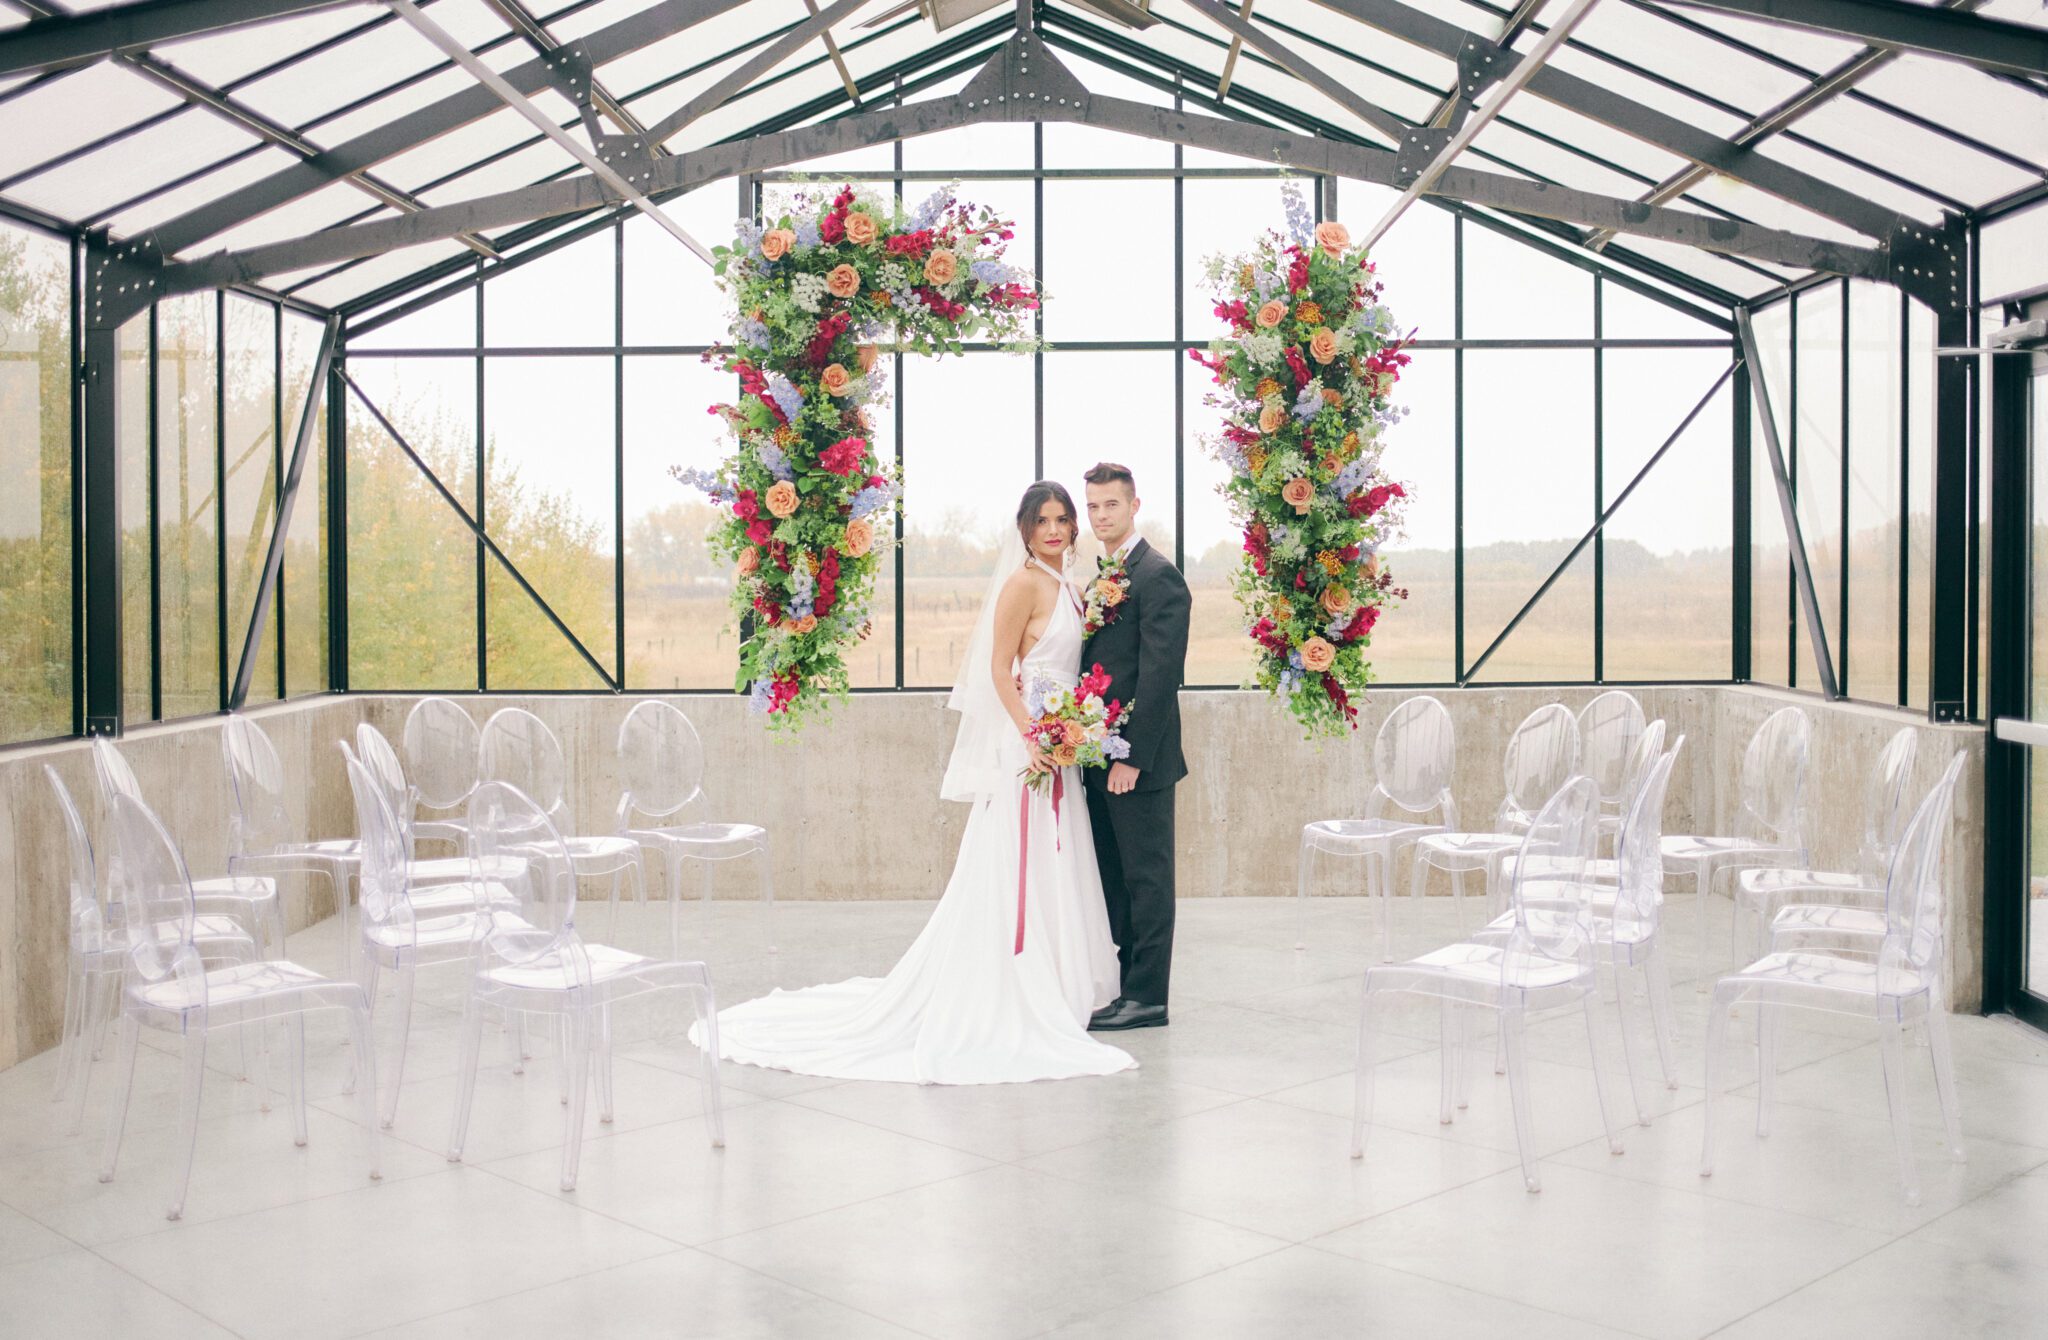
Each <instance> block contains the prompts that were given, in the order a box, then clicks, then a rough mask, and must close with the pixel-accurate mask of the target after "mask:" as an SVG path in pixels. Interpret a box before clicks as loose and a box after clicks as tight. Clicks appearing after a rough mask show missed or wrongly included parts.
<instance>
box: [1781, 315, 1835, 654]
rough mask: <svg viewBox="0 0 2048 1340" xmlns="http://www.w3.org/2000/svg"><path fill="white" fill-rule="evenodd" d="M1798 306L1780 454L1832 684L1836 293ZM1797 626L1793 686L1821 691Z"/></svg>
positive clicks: (1802, 614) (1801, 613) (1800, 613)
mask: <svg viewBox="0 0 2048 1340" xmlns="http://www.w3.org/2000/svg"><path fill="white" fill-rule="evenodd" d="M1795 301H1796V302H1797V303H1798V304H1799V312H1798V316H1799V319H1798V322H1797V324H1796V325H1795V327H1794V329H1795V331H1796V332H1797V334H1796V337H1795V339H1796V343H1795V347H1794V348H1793V350H1792V377H1793V385H1792V408H1791V410H1790V411H1789V412H1788V413H1787V414H1786V415H1785V418H1786V420H1787V421H1789V422H1790V423H1791V425H1792V431H1791V436H1790V441H1789V443H1788V445H1787V447H1786V450H1787V451H1788V452H1789V453H1790V454H1791V457H1792V459H1791V461H1789V462H1788V464H1789V465H1790V467H1791V470H1792V491H1793V493H1794V495H1795V496H1796V498H1797V499H1798V503H1799V532H1800V537H1801V538H1802V539H1803V540H1804V541H1805V543H1806V564H1807V567H1808V568H1810V569H1811V570H1812V572H1813V593H1814V596H1815V598H1816V599H1817V600H1818V601H1819V602H1820V626H1821V631H1822V632H1823V633H1825V634H1826V635H1827V643H1828V649H1829V654H1830V655H1832V656H1833V657H1834V659H1835V663H1836V667H1837V678H1838V679H1839V669H1840V665H1841V659H1842V653H1841V647H1842V413H1843V403H1842V287H1841V285H1840V284H1826V285H1823V286H1822V287H1820V288H1817V289H1808V290H1807V291H1806V292H1804V293H1802V294H1800V295H1799V296H1798V298H1797V299H1795ZM1795 612H1796V615H1797V617H1798V619H1799V621H1800V632H1799V634H1798V640H1799V667H1798V672H1797V673H1798V679H1797V680H1796V681H1795V685H1796V686H1797V687H1799V688H1804V689H1817V688H1819V687H1820V677H1819V676H1820V672H1819V669H1818V668H1817V666H1816V664H1815V662H1814V661H1813V659H1812V656H1813V653H1812V642H1811V640H1810V639H1809V637H1808V636H1807V634H1806V632H1805V619H1806V609H1805V606H1804V605H1800V606H1798V607H1797V609H1796V611H1795Z"/></svg>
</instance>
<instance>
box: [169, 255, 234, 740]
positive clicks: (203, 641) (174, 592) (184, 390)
mask: <svg viewBox="0 0 2048 1340" xmlns="http://www.w3.org/2000/svg"><path fill="white" fill-rule="evenodd" d="M214 301H215V299H214V295H213V294H211V293H205V294H194V295H192V296H190V297H184V298H173V299H170V300H167V301H165V302H163V303H160V304H158V307H157V344H156V348H157V368H156V449H157V476H156V477H157V581H158V585H159V590H160V592H161V596H160V599H161V602H162V622H161V631H162V641H161V645H160V646H159V648H158V651H157V656H158V668H159V671H160V673H161V675H162V682H163V715H164V719H165V720H167V721H168V720H175V719H176V718H178V717H188V716H194V715H196V714H198V713H201V712H215V711H219V710H220V705H221V691H220V685H221V652H220V627H221V625H220V608H219V600H220V507H219V497H220V495H219V494H218V493H217V492H216V485H217V483H218V480H217V477H216V474H215V470H216V467H217V466H218V464H219V460H220V454H219V442H218V436H217V429H218V427H219V416H218V413H217V404H216V401H215V393H216V370H217V351H218V346H217V341H216V338H215V330H214V325H215V309H214Z"/></svg>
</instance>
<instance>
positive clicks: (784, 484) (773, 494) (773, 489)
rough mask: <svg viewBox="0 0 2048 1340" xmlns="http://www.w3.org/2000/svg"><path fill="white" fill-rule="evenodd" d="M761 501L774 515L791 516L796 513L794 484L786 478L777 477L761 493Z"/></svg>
mask: <svg viewBox="0 0 2048 1340" xmlns="http://www.w3.org/2000/svg"><path fill="white" fill-rule="evenodd" d="M761 501H762V502H764V503H766V504H767V505H768V510H769V511H770V512H771V513H773V514H774V515H775V516H778V517H786V516H793V515H795V514H796V505H797V496H796V485H794V484H792V483H790V482H789V481H788V480H787V479H778V480H776V481H775V482H774V483H773V484H770V485H769V486H768V491H767V492H766V493H764V494H762V495H761Z"/></svg>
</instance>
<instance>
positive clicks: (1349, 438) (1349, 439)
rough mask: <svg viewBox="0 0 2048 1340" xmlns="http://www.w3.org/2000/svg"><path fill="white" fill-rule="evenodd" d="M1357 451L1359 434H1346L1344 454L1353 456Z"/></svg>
mask: <svg viewBox="0 0 2048 1340" xmlns="http://www.w3.org/2000/svg"><path fill="white" fill-rule="evenodd" d="M1357 450H1358V434H1357V433H1346V434H1344V453H1345V454H1346V455H1350V454H1352V453H1353V452H1356V451H1357Z"/></svg>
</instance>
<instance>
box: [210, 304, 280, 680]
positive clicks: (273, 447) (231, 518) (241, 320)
mask: <svg viewBox="0 0 2048 1340" xmlns="http://www.w3.org/2000/svg"><path fill="white" fill-rule="evenodd" d="M222 355H223V362H222V368H221V380H222V393H223V398H224V403H225V407H226V410H227V420H226V434H225V436H224V438H223V449H224V450H225V452H226V456H225V458H224V459H225V462H226V464H225V469H226V472H227V485H228V491H227V537H228V538H227V573H228V600H227V606H228V660H227V676H228V679H229V682H230V683H232V682H233V680H234V677H235V675H236V673H237V671H238V670H239V668H240V665H241V659H242V642H243V640H244V639H245V638H247V637H248V633H249V619H250V616H251V614H253V613H254V611H255V608H256V591H257V588H258V586H259V585H260V584H261V581H262V577H263V560H264V558H265V556H266V554H267V552H268V550H269V546H270V534H271V531H272V530H273V529H274V528H275V526H276V521H277V491H278V475H277V467H278V461H279V459H280V453H279V450H278V445H277V312H276V309H275V308H273V307H271V306H270V305H269V304H267V303H258V302H252V301H250V300H249V299H247V298H244V297H241V296H240V295H239V294H233V293H230V294H228V295H227V325H226V327H225V328H224V338H223V343H222ZM277 696H278V683H277V617H276V614H275V610H274V609H273V612H272V615H271V617H270V618H267V619H265V620H264V621H263V637H262V642H261V647H260V650H259V651H258V653H257V659H256V672H255V674H254V675H253V676H252V677H251V678H250V680H249V698H248V701H250V702H252V703H254V702H264V701H267V700H270V699H274V698H276V697H277Z"/></svg>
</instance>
